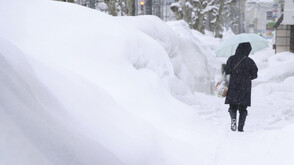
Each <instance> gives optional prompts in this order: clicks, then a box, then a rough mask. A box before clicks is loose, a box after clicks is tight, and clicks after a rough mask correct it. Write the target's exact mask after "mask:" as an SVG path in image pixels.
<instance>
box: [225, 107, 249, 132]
mask: <svg viewBox="0 0 294 165" xmlns="http://www.w3.org/2000/svg"><path fill="white" fill-rule="evenodd" d="M237 110H239V114H240V115H239V123H238V130H239V131H243V127H244V125H245V120H246V116H247V113H248V112H247V106H243V105H236V104H230V108H229V113H230V116H231V120H236V118H237Z"/></svg>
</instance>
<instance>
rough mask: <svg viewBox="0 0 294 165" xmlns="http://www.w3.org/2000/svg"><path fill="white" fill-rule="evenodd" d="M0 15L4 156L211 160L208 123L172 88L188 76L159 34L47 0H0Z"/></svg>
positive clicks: (22, 160) (57, 160) (56, 160)
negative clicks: (177, 70) (181, 75)
mask: <svg viewBox="0 0 294 165" xmlns="http://www.w3.org/2000/svg"><path fill="white" fill-rule="evenodd" d="M15 11H16V12H15ZM0 21H1V22H2V23H3V27H2V28H3V30H2V31H0V36H1V37H3V38H4V40H2V42H3V45H6V46H7V45H8V46H7V47H9V45H12V44H13V45H15V46H10V48H9V49H5V47H6V46H4V47H1V49H0V51H1V52H0V53H1V57H2V59H3V61H5V60H6V62H3V65H2V66H3V68H2V69H3V70H2V72H1V73H2V74H1V75H0V76H1V79H3V81H1V89H2V91H5V92H1V94H0V95H1V98H3V100H4V101H3V100H1V102H0V103H1V111H0V113H1V114H0V116H1V117H3V118H4V119H3V120H1V122H2V123H1V130H3V133H4V134H5V136H1V138H3V139H1V141H5V143H1V145H3V147H2V146H1V147H0V152H1V153H4V152H6V151H7V149H6V148H10V149H11V150H9V152H8V153H7V154H6V155H4V154H1V156H5V158H4V157H3V159H2V157H1V159H0V161H3V164H8V165H9V164H13V165H15V164H30V165H31V164H46V163H47V164H120V163H122V164H164V163H166V164H169V165H172V164H175V165H177V164H181V163H184V164H195V162H198V163H199V164H209V163H210V161H211V159H210V158H211V157H212V156H213V153H212V152H213V148H214V145H215V143H214V140H213V139H214V137H213V136H212V133H211V132H210V131H208V130H209V128H210V126H207V127H206V128H208V129H203V125H207V123H206V122H204V121H203V120H201V119H200V118H199V117H198V115H197V114H196V112H195V111H194V110H193V109H191V108H190V107H188V106H187V105H185V104H183V103H181V102H179V101H178V100H177V99H175V98H174V97H173V96H172V95H171V92H170V89H169V88H170V87H169V86H168V85H167V84H168V83H170V82H176V83H177V85H178V86H179V84H180V85H181V86H183V88H185V86H186V84H184V83H183V81H181V80H180V79H178V78H176V77H175V76H174V69H173V65H172V63H171V61H170V57H169V55H168V54H167V51H166V49H165V48H164V47H162V45H161V44H160V43H158V41H156V40H154V39H153V38H151V37H149V36H148V35H146V34H144V33H142V32H141V31H139V30H136V29H135V28H131V29H130V27H127V26H123V25H122V24H119V23H117V22H116V20H115V19H114V18H113V17H111V16H108V15H105V14H103V13H100V12H97V11H95V10H91V9H88V8H85V7H82V6H78V5H74V4H69V3H60V2H54V1H35V0H29V1H25V2H24V1H21V0H20V1H9V2H7V1H0ZM141 43H144V44H143V45H142V44H141ZM16 49H19V51H18V52H13V51H14V50H16ZM170 50H172V49H170ZM10 57H14V59H15V60H8V59H10ZM22 59H23V60H22ZM15 61H19V63H20V64H21V65H14V63H15ZM10 66H11V67H10ZM18 67H21V68H18ZM5 68H8V69H5ZM9 68H11V69H9ZM29 68H31V69H29ZM14 72H15V74H14ZM6 73H9V74H6ZM20 75H21V76H20ZM19 76H20V77H19ZM14 79H17V80H14ZM5 80H6V81H5ZM181 83H182V84H181ZM4 98H6V99H4ZM18 111H21V112H18ZM10 119H11V120H10ZM212 127H213V126H212ZM195 130H197V131H195ZM11 132H12V133H11ZM14 135H15V136H17V137H18V139H15V141H14V137H15V136H14ZM207 135H208V137H210V138H207ZM23 146H26V147H23ZM25 154H27V155H33V156H34V159H32V160H28V158H27V155H25ZM13 155H23V156H21V157H19V159H17V160H14V159H15V157H14V156H13ZM97 155H98V156H97ZM195 155H197V156H195ZM15 161H17V162H15ZM43 162H44V163H43ZM1 164H2V162H1Z"/></svg>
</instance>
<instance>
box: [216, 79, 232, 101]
mask: <svg viewBox="0 0 294 165" xmlns="http://www.w3.org/2000/svg"><path fill="white" fill-rule="evenodd" d="M228 90H229V88H228V84H227V83H226V81H225V80H221V81H219V82H217V84H216V86H215V90H214V91H215V94H216V95H217V96H218V97H226V96H227V93H228Z"/></svg>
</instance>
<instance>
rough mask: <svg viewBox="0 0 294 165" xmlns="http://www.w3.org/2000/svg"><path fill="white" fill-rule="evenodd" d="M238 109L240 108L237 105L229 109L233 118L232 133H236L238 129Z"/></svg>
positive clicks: (231, 105) (232, 105)
mask: <svg viewBox="0 0 294 165" xmlns="http://www.w3.org/2000/svg"><path fill="white" fill-rule="evenodd" d="M237 109H238V106H237V105H235V104H230V108H229V113H230V116H231V130H232V131H236V129H237V124H236V122H237V121H236V118H237Z"/></svg>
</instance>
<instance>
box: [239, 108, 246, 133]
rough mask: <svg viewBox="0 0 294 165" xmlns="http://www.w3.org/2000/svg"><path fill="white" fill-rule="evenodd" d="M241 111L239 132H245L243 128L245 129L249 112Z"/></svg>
mask: <svg viewBox="0 0 294 165" xmlns="http://www.w3.org/2000/svg"><path fill="white" fill-rule="evenodd" d="M239 111H240V116H239V123H238V131H239V132H244V130H243V128H244V125H245V121H246V117H247V110H246V109H240V110H239Z"/></svg>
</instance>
